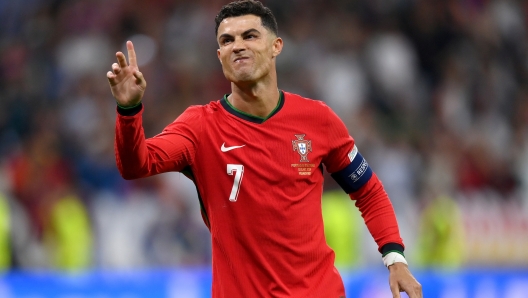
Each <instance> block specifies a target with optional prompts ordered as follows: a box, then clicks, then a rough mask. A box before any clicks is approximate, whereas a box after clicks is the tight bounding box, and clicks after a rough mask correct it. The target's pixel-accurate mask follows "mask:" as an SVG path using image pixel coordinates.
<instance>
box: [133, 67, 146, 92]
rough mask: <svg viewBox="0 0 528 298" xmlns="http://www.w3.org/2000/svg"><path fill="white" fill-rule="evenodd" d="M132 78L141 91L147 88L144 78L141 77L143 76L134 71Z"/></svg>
mask: <svg viewBox="0 0 528 298" xmlns="http://www.w3.org/2000/svg"><path fill="white" fill-rule="evenodd" d="M134 77H135V78H136V84H137V85H138V86H139V87H140V88H141V89H143V90H145V88H146V87H147V81H145V78H144V77H143V74H142V73H141V72H140V71H139V70H136V71H134Z"/></svg>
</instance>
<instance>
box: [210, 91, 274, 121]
mask: <svg viewBox="0 0 528 298" xmlns="http://www.w3.org/2000/svg"><path fill="white" fill-rule="evenodd" d="M228 96H229V94H226V95H224V97H223V98H222V99H220V104H221V105H222V106H223V107H224V109H225V110H226V111H228V112H229V113H230V114H232V115H235V116H237V117H238V118H242V119H244V120H246V121H249V122H253V123H257V124H262V123H264V121H266V120H268V119H269V118H271V117H272V116H273V115H275V114H277V113H278V112H279V111H280V109H282V106H284V92H282V90H279V102H278V103H277V106H276V107H275V109H273V111H271V113H270V114H269V115H268V116H267V117H258V116H254V115H251V114H248V113H245V112H242V111H241V110H239V109H237V108H235V107H234V106H233V105H231V103H230V102H229V101H228V100H227V97H228Z"/></svg>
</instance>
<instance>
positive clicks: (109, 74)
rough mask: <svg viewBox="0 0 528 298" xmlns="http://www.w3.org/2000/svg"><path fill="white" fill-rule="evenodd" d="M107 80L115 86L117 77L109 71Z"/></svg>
mask: <svg viewBox="0 0 528 298" xmlns="http://www.w3.org/2000/svg"><path fill="white" fill-rule="evenodd" d="M106 78H107V79H108V82H109V83H110V86H114V85H115V84H116V80H115V79H116V75H115V74H114V73H113V72H111V71H109V72H107V73H106Z"/></svg>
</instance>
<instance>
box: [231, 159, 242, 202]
mask: <svg viewBox="0 0 528 298" xmlns="http://www.w3.org/2000/svg"><path fill="white" fill-rule="evenodd" d="M227 174H228V175H231V176H232V175H233V174H234V175H235V181H234V182H233V188H232V189H231V194H230V195H229V201H231V202H236V200H237V198H238V192H239V191H240V183H242V176H243V175H244V166H243V165H234V164H227Z"/></svg>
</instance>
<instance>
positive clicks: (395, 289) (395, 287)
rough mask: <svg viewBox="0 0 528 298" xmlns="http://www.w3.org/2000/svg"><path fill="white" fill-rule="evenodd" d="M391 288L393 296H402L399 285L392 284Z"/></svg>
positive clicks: (397, 297) (398, 297) (399, 297)
mask: <svg viewBox="0 0 528 298" xmlns="http://www.w3.org/2000/svg"><path fill="white" fill-rule="evenodd" d="M390 289H391V292H392V298H401V296H400V288H399V287H398V285H397V284H396V285H390Z"/></svg>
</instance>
